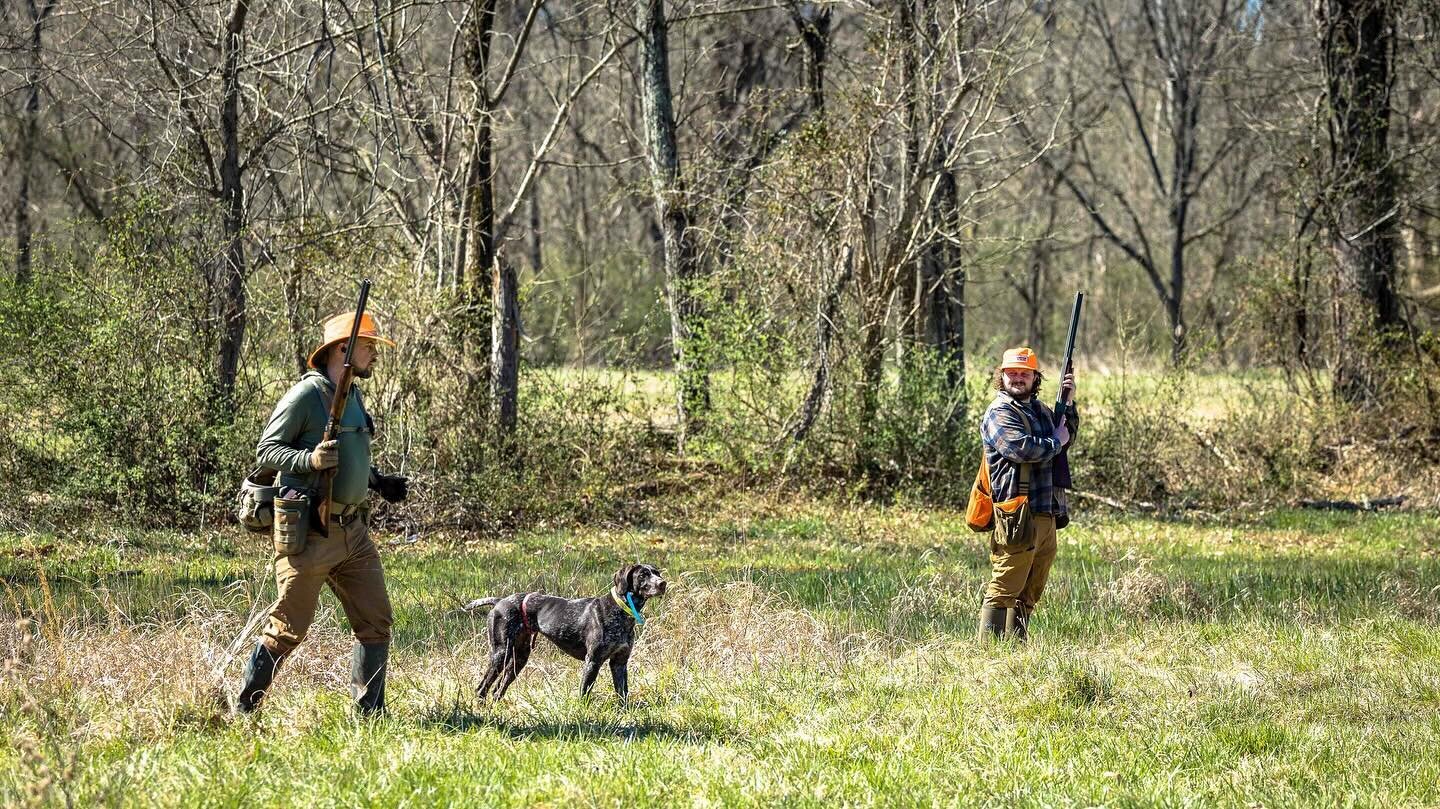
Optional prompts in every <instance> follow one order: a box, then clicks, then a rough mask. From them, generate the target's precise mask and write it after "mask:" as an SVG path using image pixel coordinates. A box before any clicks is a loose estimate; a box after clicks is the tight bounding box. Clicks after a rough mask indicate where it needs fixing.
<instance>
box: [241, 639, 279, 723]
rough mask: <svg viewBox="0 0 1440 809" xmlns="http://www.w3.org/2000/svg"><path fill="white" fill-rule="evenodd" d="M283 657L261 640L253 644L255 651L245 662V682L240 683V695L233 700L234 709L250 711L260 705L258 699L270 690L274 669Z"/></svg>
mask: <svg viewBox="0 0 1440 809" xmlns="http://www.w3.org/2000/svg"><path fill="white" fill-rule="evenodd" d="M284 657H285V656H284V655H280V656H278V657H277V656H276V655H275V654H274V653H273V652H271V651H270V647H268V646H266V645H265V644H264V642H263V641H262V642H257V643H256V644H255V651H254V652H252V653H251V654H250V660H249V661H248V662H247V663H246V664H245V682H244V683H242V684H241V685H240V696H239V697H237V698H236V700H235V710H237V711H239V712H240V713H251V712H253V711H254V710H255V709H256V708H259V707H260V700H262V699H264V698H265V692H266V691H269V690H270V682H271V681H272V680H274V679H275V670H276V669H278V668H280V661H281V660H282V659H284Z"/></svg>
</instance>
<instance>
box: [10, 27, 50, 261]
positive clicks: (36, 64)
mask: <svg viewBox="0 0 1440 809" xmlns="http://www.w3.org/2000/svg"><path fill="white" fill-rule="evenodd" d="M55 3H56V0H48V1H47V2H46V3H45V4H44V5H42V6H36V5H35V0H25V8H26V10H27V11H28V12H29V17H28V20H29V22H30V51H29V57H30V60H29V64H28V65H26V73H25V116H24V119H23V120H22V121H21V122H20V146H19V149H18V150H17V152H18V154H17V155H16V156H17V157H18V159H19V162H20V189H19V194H18V195H17V198H16V204H15V285H16V286H21V287H23V286H26V285H28V284H29V283H30V274H31V267H30V265H31V260H30V241H31V227H32V226H31V223H30V178H31V176H33V175H34V173H35V141H36V139H37V138H38V137H39V130H40V43H41V31H42V30H43V28H44V25H45V18H46V17H49V16H50V12H51V11H54V10H55Z"/></svg>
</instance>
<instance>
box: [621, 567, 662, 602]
mask: <svg viewBox="0 0 1440 809" xmlns="http://www.w3.org/2000/svg"><path fill="white" fill-rule="evenodd" d="M615 591H616V592H618V593H620V594H621V595H624V594H625V593H634V594H635V595H637V596H644V597H645V598H656V597H657V596H663V595H665V578H664V577H663V576H661V575H660V568H658V567H656V566H654V565H625V566H624V567H622V568H620V569H619V570H617V571H615Z"/></svg>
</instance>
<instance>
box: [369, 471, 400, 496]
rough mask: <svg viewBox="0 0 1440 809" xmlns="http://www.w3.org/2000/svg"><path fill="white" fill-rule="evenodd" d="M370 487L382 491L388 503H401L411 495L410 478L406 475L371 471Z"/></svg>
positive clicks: (381, 494) (381, 493)
mask: <svg viewBox="0 0 1440 809" xmlns="http://www.w3.org/2000/svg"><path fill="white" fill-rule="evenodd" d="M370 488H372V489H374V490H375V491H377V492H379V493H380V496H381V497H383V498H385V502H387V503H399V502H401V501H403V500H404V499H405V498H406V497H409V496H410V478H407V477H405V476H404V475H382V474H381V473H379V472H372V473H370Z"/></svg>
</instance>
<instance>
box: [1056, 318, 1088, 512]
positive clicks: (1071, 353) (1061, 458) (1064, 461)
mask: <svg viewBox="0 0 1440 809" xmlns="http://www.w3.org/2000/svg"><path fill="white" fill-rule="evenodd" d="M1084 303H1085V293H1084V292H1076V293H1075V306H1074V307H1073V308H1072V309H1071V310H1070V334H1069V335H1067V336H1066V337H1065V361H1064V362H1063V363H1062V364H1061V365H1060V380H1061V381H1064V379H1065V375H1066V374H1068V373H1070V372H1071V371H1073V370H1075V333H1076V332H1077V331H1079V330H1080V306H1081V305H1082V304H1084ZM1069 407H1070V406H1069V405H1067V404H1065V395H1064V392H1063V391H1062V392H1060V393H1058V394H1056V396H1055V423H1056V424H1057V425H1058V424H1059V423H1060V420H1061V419H1063V418H1065V415H1066V413H1067V412H1068V410H1069ZM1068 454H1069V451H1068V450H1061V451H1060V454H1059V455H1057V456H1056V457H1055V466H1054V468H1053V474H1054V481H1055V485H1056V486H1059V487H1060V488H1062V489H1069V488H1073V486H1072V485H1071V480H1070V459H1069V458H1068V457H1067V455H1068Z"/></svg>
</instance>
